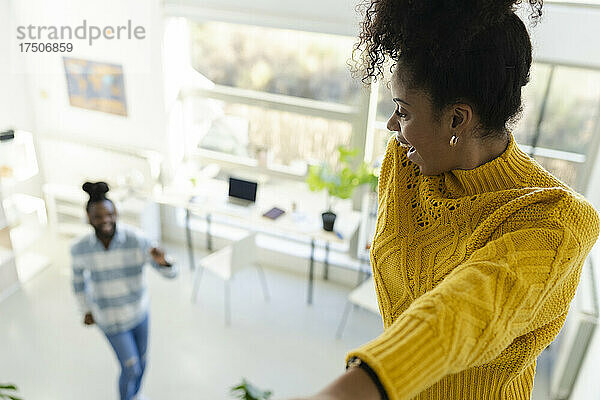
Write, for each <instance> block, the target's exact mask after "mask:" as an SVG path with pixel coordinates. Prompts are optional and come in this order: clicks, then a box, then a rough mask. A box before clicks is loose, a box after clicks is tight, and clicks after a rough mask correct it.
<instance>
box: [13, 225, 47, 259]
mask: <svg viewBox="0 0 600 400" xmlns="http://www.w3.org/2000/svg"><path fill="white" fill-rule="evenodd" d="M44 232H45V229H44V228H43V227H42V226H41V225H38V226H28V225H19V226H16V227H14V228H13V229H11V230H10V239H11V242H12V246H13V251H14V252H15V253H16V254H17V255H20V253H22V252H23V251H25V250H26V249H27V248H29V247H30V246H31V245H33V244H34V243H35V242H36V241H37V240H38V239H39V238H40V237H41V236H42V234H43V233H44Z"/></svg>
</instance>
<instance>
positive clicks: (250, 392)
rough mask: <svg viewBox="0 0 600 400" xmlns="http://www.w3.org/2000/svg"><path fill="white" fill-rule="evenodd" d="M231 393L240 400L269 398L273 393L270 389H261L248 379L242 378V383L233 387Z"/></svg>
mask: <svg viewBox="0 0 600 400" xmlns="http://www.w3.org/2000/svg"><path fill="white" fill-rule="evenodd" d="M231 394H232V395H234V396H235V397H236V398H237V399H240V400H269V398H271V396H272V395H273V393H272V392H271V391H270V390H262V389H259V388H258V387H256V386H254V385H252V384H251V383H250V382H248V381H247V380H246V379H242V383H240V384H239V385H236V386H234V387H232V388H231Z"/></svg>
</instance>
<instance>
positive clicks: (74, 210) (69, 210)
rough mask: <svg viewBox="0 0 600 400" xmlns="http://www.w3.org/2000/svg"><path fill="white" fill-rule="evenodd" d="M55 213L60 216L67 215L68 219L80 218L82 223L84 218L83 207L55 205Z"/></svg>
mask: <svg viewBox="0 0 600 400" xmlns="http://www.w3.org/2000/svg"><path fill="white" fill-rule="evenodd" d="M56 211H57V212H58V213H59V214H62V215H68V216H69V217H75V218H80V219H81V220H82V221H84V218H85V210H84V209H83V207H81V206H79V205H77V206H74V205H70V204H57V205H56Z"/></svg>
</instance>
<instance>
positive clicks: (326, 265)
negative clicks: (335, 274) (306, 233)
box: [323, 242, 329, 280]
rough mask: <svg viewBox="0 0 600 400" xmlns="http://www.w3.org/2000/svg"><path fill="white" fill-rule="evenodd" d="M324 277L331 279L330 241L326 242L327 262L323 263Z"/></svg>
mask: <svg viewBox="0 0 600 400" xmlns="http://www.w3.org/2000/svg"><path fill="white" fill-rule="evenodd" d="M323 279H324V280H328V279H329V242H326V243H325V262H324V264H323Z"/></svg>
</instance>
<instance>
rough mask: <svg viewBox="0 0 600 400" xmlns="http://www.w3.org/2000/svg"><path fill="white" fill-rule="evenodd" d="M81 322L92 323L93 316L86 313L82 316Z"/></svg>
mask: <svg viewBox="0 0 600 400" xmlns="http://www.w3.org/2000/svg"><path fill="white" fill-rule="evenodd" d="M83 323H84V324H85V325H94V317H93V316H92V313H91V312H89V313H86V314H85V317H84V318H83Z"/></svg>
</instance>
